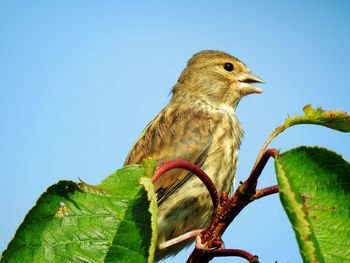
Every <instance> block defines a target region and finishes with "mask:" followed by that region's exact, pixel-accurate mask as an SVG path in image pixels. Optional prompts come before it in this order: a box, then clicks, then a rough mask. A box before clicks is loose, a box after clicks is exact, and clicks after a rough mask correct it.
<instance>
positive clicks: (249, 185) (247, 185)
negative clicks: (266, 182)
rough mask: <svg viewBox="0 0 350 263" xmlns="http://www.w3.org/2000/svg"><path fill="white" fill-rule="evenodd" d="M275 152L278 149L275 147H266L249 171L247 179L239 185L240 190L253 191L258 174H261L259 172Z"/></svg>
mask: <svg viewBox="0 0 350 263" xmlns="http://www.w3.org/2000/svg"><path fill="white" fill-rule="evenodd" d="M277 153H278V151H277V150H276V149H275V148H272V149H268V150H266V151H265V152H264V154H263V155H262V156H261V157H260V159H259V161H258V162H257V163H256V165H255V166H254V167H253V169H252V171H251V172H250V175H249V177H248V179H247V180H246V181H245V182H244V183H243V184H242V185H241V190H242V191H243V192H249V191H254V192H255V188H256V185H257V182H258V179H259V176H260V175H261V172H262V171H263V169H264V167H265V165H266V163H267V161H268V160H269V159H270V157H274V156H275V155H276V154H277Z"/></svg>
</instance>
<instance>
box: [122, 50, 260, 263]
mask: <svg viewBox="0 0 350 263" xmlns="http://www.w3.org/2000/svg"><path fill="white" fill-rule="evenodd" d="M254 83H264V81H263V80H262V79H261V78H259V77H257V76H255V75H254V74H253V73H252V72H251V70H250V69H249V68H248V67H247V66H246V65H245V64H244V63H243V62H242V61H240V60H239V59H237V58H236V57H234V56H232V55H230V54H228V53H225V52H223V51H216V50H204V51H200V52H198V53H196V54H194V55H193V56H192V57H191V58H190V59H189V60H188V62H187V66H186V67H185V69H184V70H183V71H182V73H181V74H180V77H179V78H178V80H177V82H176V84H175V85H174V86H173V88H172V90H171V95H172V96H171V99H170V101H169V103H168V104H167V105H166V106H165V107H164V108H163V109H162V110H161V111H160V112H159V113H158V114H157V115H156V117H155V118H154V119H153V120H152V121H151V122H150V123H149V124H148V125H147V126H146V128H145V129H144V130H143V132H142V133H141V135H140V136H139V137H138V139H137V140H136V142H135V143H134V145H133V146H132V147H131V150H130V151H129V153H128V155H127V157H126V160H125V162H124V165H129V164H140V163H142V161H143V160H144V159H146V158H151V159H153V160H155V161H156V163H157V164H158V165H159V164H161V163H163V162H166V161H171V160H186V161H189V162H192V163H194V164H196V165H197V166H199V167H200V168H201V169H202V170H203V171H204V172H206V173H207V174H208V176H209V177H210V178H211V180H212V181H213V182H214V184H215V186H216V188H217V190H218V192H219V193H221V192H226V193H229V192H230V191H231V190H232V189H233V184H234V177H235V171H236V163H237V158H238V150H239V147H240V144H241V138H242V136H243V129H242V127H241V124H240V122H239V120H238V118H237V115H236V107H237V105H238V103H239V102H240V100H241V98H242V97H244V96H246V95H249V94H254V93H255V94H259V93H262V91H263V90H262V89H261V88H259V87H257V86H255V85H254ZM154 187H155V192H156V195H157V202H158V222H157V226H158V241H157V249H156V254H155V258H156V260H157V261H159V260H160V259H163V258H165V257H168V256H169V255H174V254H176V253H177V252H178V251H179V250H181V249H182V248H183V247H184V246H186V245H188V244H189V242H188V241H185V242H182V243H180V244H176V245H174V246H173V247H168V248H164V247H162V244H164V243H165V242H167V241H168V240H171V239H174V238H176V237H178V236H180V235H183V234H185V233H187V232H190V231H193V230H196V229H202V228H204V227H205V226H206V225H207V224H208V223H209V222H210V219H211V215H212V212H213V205H212V202H211V199H210V195H209V193H208V191H207V189H206V188H205V186H204V185H203V184H202V182H201V181H200V180H199V179H198V178H197V177H195V176H194V175H193V174H191V173H189V172H188V171H185V170H181V169H173V170H170V171H168V172H166V174H164V175H163V176H162V177H161V178H160V179H159V180H158V181H156V182H155V183H154Z"/></svg>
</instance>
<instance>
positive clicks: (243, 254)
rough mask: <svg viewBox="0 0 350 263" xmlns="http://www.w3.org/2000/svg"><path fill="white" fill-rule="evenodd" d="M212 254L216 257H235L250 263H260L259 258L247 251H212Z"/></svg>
mask: <svg viewBox="0 0 350 263" xmlns="http://www.w3.org/2000/svg"><path fill="white" fill-rule="evenodd" d="M211 254H212V255H213V256H214V257H228V256H234V257H241V258H245V259H246V260H248V261H249V262H259V257H258V256H256V255H252V254H250V253H249V252H248V251H245V250H242V249H215V250H213V251H211Z"/></svg>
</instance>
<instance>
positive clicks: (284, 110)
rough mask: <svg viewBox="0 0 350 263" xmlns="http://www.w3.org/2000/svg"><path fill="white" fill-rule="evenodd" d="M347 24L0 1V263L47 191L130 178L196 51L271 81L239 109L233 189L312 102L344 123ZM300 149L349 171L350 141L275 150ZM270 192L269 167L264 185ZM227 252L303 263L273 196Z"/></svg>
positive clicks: (320, 132) (191, 9) (307, 16)
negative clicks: (232, 59)
mask: <svg viewBox="0 0 350 263" xmlns="http://www.w3.org/2000/svg"><path fill="white" fill-rule="evenodd" d="M349 14H350V4H349V1H345V0H344V1H258V0H256V1H221V0H219V1H192V2H190V1H172V2H170V1H167V2H166V1H143V2H141V1H139V2H136V1H127V3H121V1H35V2H34V1H1V3H0V120H1V124H0V176H1V185H2V187H1V191H0V200H1V206H2V208H1V211H2V212H1V219H0V225H1V227H0V251H2V250H3V249H4V248H5V247H6V245H7V243H8V242H9V241H10V239H11V238H12V237H13V235H14V233H15V231H16V229H17V227H18V225H19V224H20V222H21V221H22V220H23V218H24V216H25V214H26V212H27V211H28V210H29V209H30V208H31V207H32V206H33V204H34V203H35V201H36V200H37V198H38V197H39V196H40V194H41V193H42V192H43V191H45V189H46V188H47V187H48V186H49V185H50V184H53V183H55V182H57V181H58V180H61V179H72V180H77V178H78V177H80V178H82V179H83V180H84V181H86V182H88V183H90V184H97V183H99V182H100V181H101V180H102V179H103V178H105V177H106V176H107V175H109V174H110V173H111V172H113V171H114V170H116V169H117V168H119V167H121V166H122V163H123V161H124V158H125V156H126V154H127V152H128V150H129V148H130V147H131V145H132V144H133V142H134V141H135V139H136V138H137V136H138V135H139V134H140V132H141V131H142V129H143V128H144V127H145V125H146V124H147V123H148V122H149V121H150V120H151V119H152V118H153V117H154V116H155V115H156V114H157V113H158V112H159V111H160V110H161V109H162V107H163V106H164V105H166V103H167V102H168V101H169V96H168V94H169V91H170V89H171V87H172V86H173V85H174V84H175V82H176V80H177V78H178V76H179V74H180V72H181V71H182V69H183V68H184V66H185V64H186V61H187V60H188V59H189V58H190V57H191V55H192V54H193V53H196V52H198V51H200V50H203V49H216V50H223V51H226V52H228V53H231V54H233V55H235V56H237V57H238V58H240V59H241V60H243V61H244V62H245V63H246V64H247V65H248V66H249V67H250V68H251V69H252V71H253V72H254V73H255V74H256V75H258V76H259V77H261V78H263V79H264V80H265V81H266V84H265V85H264V86H263V88H264V91H265V92H264V93H263V94H261V95H251V96H249V97H246V98H244V99H243V100H242V101H241V103H240V105H239V106H238V109H237V114H238V116H239V118H240V120H241V122H242V125H243V127H244V129H245V137H244V139H243V142H242V146H241V150H240V157H239V163H238V171H237V181H240V180H243V179H244V178H246V177H247V175H248V173H249V171H250V168H251V167H252V164H253V163H254V160H255V157H256V155H257V153H258V151H259V149H260V147H261V145H262V144H263V142H264V140H265V139H266V138H267V136H268V135H269V133H270V132H271V131H272V130H273V129H274V128H275V126H276V125H278V124H280V123H281V122H283V120H284V119H285V117H287V115H288V114H290V115H294V114H296V113H299V114H300V113H301V109H302V107H303V106H304V105H305V104H308V103H311V104H313V105H315V106H323V107H324V108H325V109H341V110H344V111H347V112H350V91H349V90H350V83H349V79H348V77H349V76H350V67H349V61H350V15H349ZM298 145H320V146H324V147H327V148H330V149H332V150H335V151H337V152H339V153H341V154H343V155H344V157H345V158H346V159H347V160H349V159H350V135H349V134H344V133H339V132H335V131H332V130H327V129H326V128H322V127H316V126H299V127H294V128H291V129H290V130H288V131H287V132H285V133H284V134H282V135H281V136H280V137H279V138H278V139H276V140H275V141H273V142H272V145H271V146H273V147H276V148H280V149H281V151H285V150H288V149H291V148H293V147H296V146H298ZM275 183H276V179H275V175H274V168H273V163H272V162H271V163H270V164H269V165H268V167H267V168H266V170H265V171H264V173H263V176H262V178H261V182H260V186H269V185H272V184H275ZM224 240H225V243H226V247H227V248H242V249H246V250H248V251H250V252H251V253H253V254H257V255H259V256H260V259H261V261H262V262H274V261H275V260H277V261H278V262H301V257H300V256H299V253H298V247H297V244H296V240H295V236H294V233H293V232H292V229H291V226H290V225H289V222H288V220H287V217H286V215H285V213H284V210H283V208H282V206H281V204H280V201H279V197H278V195H274V196H272V197H267V198H265V199H263V200H259V201H257V202H255V203H253V204H251V205H250V206H249V207H247V208H246V209H245V210H244V211H243V212H242V213H241V215H240V216H239V217H238V218H237V220H236V221H235V222H234V224H232V225H231V227H230V228H229V229H228V231H227V232H226V234H225V236H224ZM191 249H192V248H191ZM190 251H191V250H190V249H189V250H185V251H184V252H181V253H180V254H179V255H178V256H177V257H176V258H173V259H172V260H171V261H169V262H183V261H184V259H185V258H186V257H187V256H188V254H189V253H190ZM213 262H227V259H226V260H224V259H216V260H214V261H213ZM230 262H245V261H244V260H242V259H230Z"/></svg>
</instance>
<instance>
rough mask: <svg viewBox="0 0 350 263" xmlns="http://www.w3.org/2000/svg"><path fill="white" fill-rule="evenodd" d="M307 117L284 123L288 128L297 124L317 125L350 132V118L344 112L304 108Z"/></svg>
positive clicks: (295, 118) (292, 119)
mask: <svg viewBox="0 0 350 263" xmlns="http://www.w3.org/2000/svg"><path fill="white" fill-rule="evenodd" d="M303 111H304V113H305V115H303V116H299V115H295V116H294V117H288V118H287V119H286V120H285V121H284V126H285V128H284V129H286V128H288V127H290V126H293V125H297V124H315V125H321V126H325V127H328V128H331V129H334V130H338V131H342V132H350V116H349V115H348V114H347V113H346V112H343V111H339V110H330V111H324V110H323V109H322V108H317V109H314V108H313V107H312V106H311V105H306V106H304V108H303Z"/></svg>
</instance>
